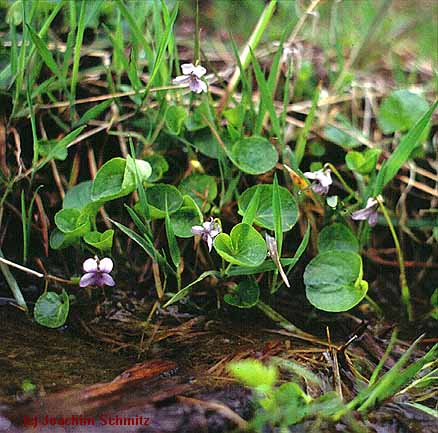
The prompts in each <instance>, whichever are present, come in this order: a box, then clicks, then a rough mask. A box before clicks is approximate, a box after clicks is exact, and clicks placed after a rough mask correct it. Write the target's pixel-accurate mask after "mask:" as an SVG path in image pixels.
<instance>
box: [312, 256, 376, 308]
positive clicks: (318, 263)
mask: <svg viewBox="0 0 438 433" xmlns="http://www.w3.org/2000/svg"><path fill="white" fill-rule="evenodd" d="M362 274H363V270H362V259H361V257H360V256H359V255H358V254H356V253H353V252H350V251H326V252H324V253H322V254H318V255H317V256H316V257H315V258H313V259H312V261H311V262H310V263H309V264H308V265H307V267H306V270H305V272H304V284H305V285H306V296H307V299H308V300H309V302H310V303H311V304H312V305H314V306H315V307H316V308H319V309H320V310H324V311H330V312H339V311H347V310H349V309H350V308H353V307H354V306H355V305H357V304H358V303H359V302H360V301H361V300H362V299H363V298H364V297H365V295H366V293H367V290H368V283H367V282H366V281H363V280H362Z"/></svg>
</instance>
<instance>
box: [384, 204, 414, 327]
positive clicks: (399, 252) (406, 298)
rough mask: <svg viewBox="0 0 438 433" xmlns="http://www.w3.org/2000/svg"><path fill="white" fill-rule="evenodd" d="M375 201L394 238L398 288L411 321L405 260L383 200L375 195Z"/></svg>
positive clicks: (411, 314) (411, 311) (409, 293)
mask: <svg viewBox="0 0 438 433" xmlns="http://www.w3.org/2000/svg"><path fill="white" fill-rule="evenodd" d="M376 200H377V202H378V203H379V206H380V209H381V211H382V213H383V216H384V217H385V220H386V222H387V224H388V227H389V230H390V232H391V235H392V239H393V240H394V246H395V249H396V251H397V257H398V263H399V268H400V288H401V297H402V301H403V303H404V304H405V306H406V311H407V313H408V319H409V321H412V320H413V318H414V315H413V310H412V304H411V292H410V289H409V286H408V281H407V279H406V268H405V261H404V257H403V252H402V249H401V247H400V242H399V240H398V236H397V232H396V231H395V228H394V225H393V224H392V221H391V217H390V216H389V214H388V211H387V210H386V207H385V205H384V204H383V201H382V199H381V198H380V197H376Z"/></svg>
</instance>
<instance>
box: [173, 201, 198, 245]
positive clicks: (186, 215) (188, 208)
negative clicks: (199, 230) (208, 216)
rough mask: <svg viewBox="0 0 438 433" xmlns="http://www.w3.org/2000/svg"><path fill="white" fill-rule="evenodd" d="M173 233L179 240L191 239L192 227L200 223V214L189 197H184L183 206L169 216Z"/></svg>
mask: <svg viewBox="0 0 438 433" xmlns="http://www.w3.org/2000/svg"><path fill="white" fill-rule="evenodd" d="M170 222H171V223H172V227H173V232H174V233H175V236H178V237H180V238H191V237H192V236H193V233H192V227H193V226H199V225H201V223H202V213H201V211H200V210H199V207H198V205H197V204H196V202H195V201H194V200H193V199H192V197H190V196H189V195H185V196H184V201H183V205H182V206H181V207H180V208H179V209H178V210H177V211H176V212H175V213H173V214H172V215H170Z"/></svg>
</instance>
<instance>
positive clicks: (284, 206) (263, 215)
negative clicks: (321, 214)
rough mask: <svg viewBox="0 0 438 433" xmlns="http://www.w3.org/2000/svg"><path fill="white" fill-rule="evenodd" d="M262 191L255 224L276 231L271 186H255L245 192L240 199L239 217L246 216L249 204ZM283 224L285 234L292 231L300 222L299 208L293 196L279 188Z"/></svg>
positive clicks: (284, 189)
mask: <svg viewBox="0 0 438 433" xmlns="http://www.w3.org/2000/svg"><path fill="white" fill-rule="evenodd" d="M256 189H260V199H259V206H258V208H257V213H256V217H255V220H254V223H255V224H257V225H258V226H260V227H263V228H265V229H268V230H275V226H274V211H273V209H272V190H273V186H272V185H270V184H261V185H254V186H252V187H251V188H248V189H247V190H245V191H244V192H243V194H242V195H241V196H240V198H239V202H238V205H239V215H244V214H245V212H246V211H247V209H248V205H249V202H250V200H251V198H252V196H253V195H254V194H255V192H256ZM278 190H279V196H280V207H281V224H282V229H283V232H286V231H288V230H291V229H292V227H293V226H294V225H295V224H296V222H297V220H298V206H297V204H296V202H295V199H294V198H293V196H292V194H291V193H290V192H289V191H288V190H287V189H286V188H284V187H282V186H279V187H278Z"/></svg>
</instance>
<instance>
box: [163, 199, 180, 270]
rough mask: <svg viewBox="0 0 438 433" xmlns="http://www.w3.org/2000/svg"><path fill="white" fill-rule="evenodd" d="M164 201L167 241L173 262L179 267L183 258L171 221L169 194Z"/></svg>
mask: <svg viewBox="0 0 438 433" xmlns="http://www.w3.org/2000/svg"><path fill="white" fill-rule="evenodd" d="M164 202H165V212H166V215H165V217H164V221H165V222H164V225H165V228H166V237H167V243H168V245H169V251H170V257H171V259H172V262H173V264H174V266H175V268H177V269H178V266H179V262H180V260H181V253H180V251H179V247H178V242H177V241H176V237H175V233H174V232H173V227H172V223H171V222H170V217H169V211H168V204H167V196H165V198H164Z"/></svg>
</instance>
